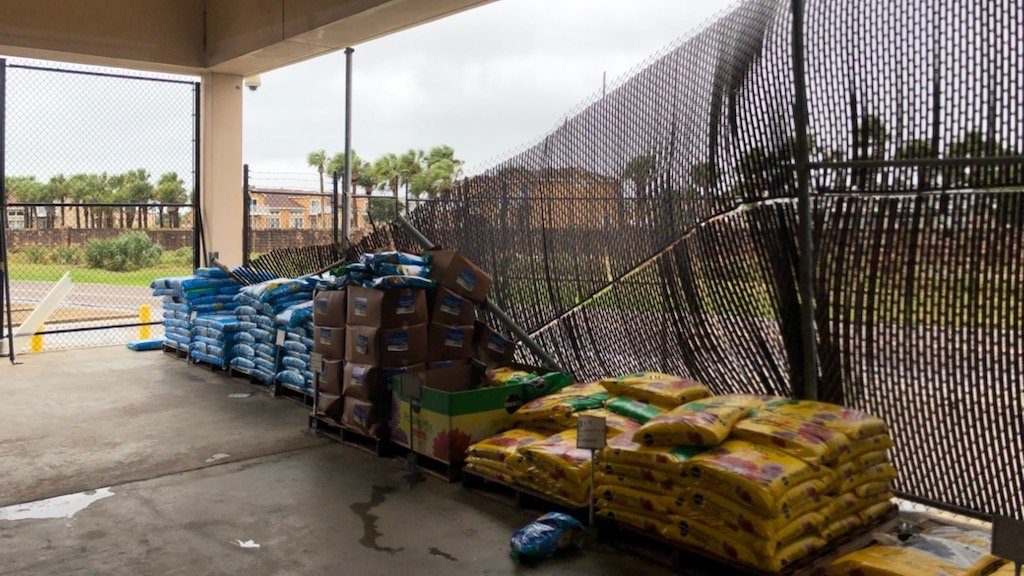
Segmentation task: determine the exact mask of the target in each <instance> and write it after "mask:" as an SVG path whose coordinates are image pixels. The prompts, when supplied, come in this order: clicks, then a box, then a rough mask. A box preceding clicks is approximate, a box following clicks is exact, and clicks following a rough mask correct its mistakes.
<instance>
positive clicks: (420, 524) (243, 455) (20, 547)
mask: <svg viewBox="0 0 1024 576" xmlns="http://www.w3.org/2000/svg"><path fill="white" fill-rule="evenodd" d="M23 359H24V364H23V365H21V366H15V367H12V366H10V365H8V364H2V365H0V398H2V399H3V400H2V401H0V471H2V478H0V507H7V508H0V574H58V573H59V574H98V573H102V574H239V573H246V574H327V573H335V574H354V575H355V574H396V573H403V572H404V573H409V574H446V575H447V574H452V573H456V574H510V573H519V572H527V573H530V574H588V575H604V574H636V573H643V574H654V575H658V574H668V572H667V571H665V570H663V569H661V568H660V567H658V566H655V565H652V564H649V563H647V562H646V561H644V560H642V559H640V558H637V557H635V556H628V555H623V554H618V553H615V552H614V551H612V550H608V549H605V548H595V549H588V550H586V551H584V552H580V553H575V554H571V555H568V556H565V557H559V558H556V559H553V560H550V561H548V562H545V563H543V564H541V565H540V566H539V567H536V568H529V569H527V568H521V567H519V566H517V565H516V564H515V563H514V562H512V561H511V559H510V558H509V557H508V539H509V536H510V535H511V534H512V532H514V531H515V530H516V529H517V528H519V527H521V526H522V525H523V524H525V523H527V522H529V521H530V520H531V519H532V518H533V517H534V516H535V514H531V513H527V512H524V511H521V510H517V509H515V508H512V507H510V506H507V505H505V504H503V503H500V502H496V501H494V500H492V499H490V498H488V497H486V496H483V495H480V494H477V493H475V492H472V491H468V490H465V489H463V488H462V487H461V486H459V485H458V484H446V483H444V482H442V481H440V480H437V479H435V478H433V477H430V476H423V475H421V474H417V473H410V472H409V471H408V470H407V469H406V468H405V466H404V463H403V462H400V461H395V460H383V459H379V458H375V457H373V456H371V455H369V454H366V453H364V452H361V451H359V450H356V449H354V448H349V447H346V446H341V445H338V444H335V443H333V442H330V441H327V440H324V439H321V438H317V437H313V436H310V435H309V434H308V433H307V432H306V428H305V426H306V409H305V408H303V407H302V406H300V405H298V404H297V403H295V402H292V401H289V400H286V399H272V398H270V397H269V396H267V395H265V394H264V393H262V392H261V391H260V390H259V389H257V388H255V387H253V386H250V385H249V384H247V383H244V382H242V381H240V380H231V379H228V378H226V377H224V376H222V375H219V374H212V373H209V372H206V371H204V370H202V369H199V368H194V367H192V368H189V367H186V366H185V364H184V363H183V362H181V361H179V360H174V359H172V358H170V357H167V356H165V355H163V354H162V353H159V352H147V353H134V352H128V351H124V350H121V349H117V348H102V349H92V350H79V351H73V352H61V353H50V354H39V355H35V356H25V357H23ZM247 392H249V393H252V395H251V396H249V397H246V398H231V397H229V394H232V393H247ZM105 487H110V491H111V492H112V493H113V495H112V496H109V497H106V498H102V499H99V500H96V501H94V502H93V503H92V504H90V505H89V506H88V507H86V508H85V509H83V510H81V511H78V512H77V513H75V514H74V515H73V516H71V517H60V518H51V519H23V520H9V519H3V518H5V512H4V511H5V510H6V511H10V510H13V509H17V508H21V507H20V506H12V505H19V504H23V503H27V502H33V501H37V500H41V499H44V498H51V497H54V496H61V495H67V494H73V493H77V492H82V491H91V490H96V489H100V488H105ZM250 540H251V541H253V542H254V543H255V544H258V545H259V548H258V549H257V548H243V547H241V546H240V545H239V543H238V542H239V541H240V542H247V541H250Z"/></svg>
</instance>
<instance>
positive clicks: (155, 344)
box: [125, 338, 164, 352]
mask: <svg viewBox="0 0 1024 576" xmlns="http://www.w3.org/2000/svg"><path fill="white" fill-rule="evenodd" d="M163 345H164V339H163V338H153V339H151V340H139V341H138V342H129V343H127V344H125V346H127V347H128V349H129V350H134V351H135V352H144V351H146V350H159V349H160V348H161V347H163Z"/></svg>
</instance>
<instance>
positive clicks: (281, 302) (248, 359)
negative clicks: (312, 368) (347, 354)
mask: <svg viewBox="0 0 1024 576" xmlns="http://www.w3.org/2000/svg"><path fill="white" fill-rule="evenodd" d="M315 286H316V281H315V280H312V279H298V280H295V279H290V278H281V279H277V280H270V281H268V282H261V283H260V284H254V285H252V286H246V287H244V288H242V289H241V290H239V292H238V294H237V295H236V296H235V303H236V304H237V306H238V307H237V308H235V316H236V318H237V319H238V321H239V323H240V328H239V336H238V342H237V344H236V345H235V348H234V351H233V356H232V359H231V362H230V364H231V366H232V367H233V368H235V369H237V370H239V371H240V372H244V373H246V374H251V375H252V376H254V377H256V378H257V379H258V380H260V381H262V382H264V383H267V384H269V383H271V382H273V381H274V377H275V376H277V374H278V372H279V371H280V368H279V366H278V355H277V346H276V343H277V325H276V324H275V317H276V316H277V315H278V314H280V313H282V312H285V311H286V310H288V309H289V308H290V307H292V306H297V305H300V304H304V303H309V302H311V301H312V300H313V289H314V287H315ZM306 365H307V366H308V365H309V361H308V358H307V361H306Z"/></svg>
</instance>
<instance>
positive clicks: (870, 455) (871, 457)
mask: <svg viewBox="0 0 1024 576" xmlns="http://www.w3.org/2000/svg"><path fill="white" fill-rule="evenodd" d="M890 442H892V441H891V440H890ZM853 462H856V463H857V464H858V465H860V467H861V468H862V469H865V468H871V467H872V466H878V465H879V464H887V463H888V462H889V454H887V453H886V451H885V449H882V450H874V451H871V452H865V453H863V454H861V455H860V456H857V457H856V458H854V459H853Z"/></svg>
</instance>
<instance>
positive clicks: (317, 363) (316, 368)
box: [309, 352, 324, 374]
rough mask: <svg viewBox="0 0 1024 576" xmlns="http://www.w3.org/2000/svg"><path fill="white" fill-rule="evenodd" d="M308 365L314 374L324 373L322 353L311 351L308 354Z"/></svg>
mask: <svg viewBox="0 0 1024 576" xmlns="http://www.w3.org/2000/svg"><path fill="white" fill-rule="evenodd" d="M309 367H310V369H311V370H312V371H313V372H314V373H315V374H323V373H324V355H323V354H321V353H320V352H313V353H312V354H310V355H309Z"/></svg>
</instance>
